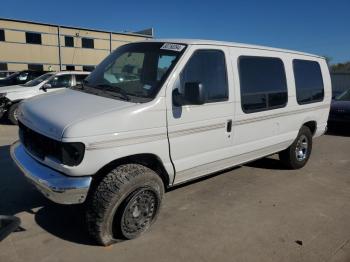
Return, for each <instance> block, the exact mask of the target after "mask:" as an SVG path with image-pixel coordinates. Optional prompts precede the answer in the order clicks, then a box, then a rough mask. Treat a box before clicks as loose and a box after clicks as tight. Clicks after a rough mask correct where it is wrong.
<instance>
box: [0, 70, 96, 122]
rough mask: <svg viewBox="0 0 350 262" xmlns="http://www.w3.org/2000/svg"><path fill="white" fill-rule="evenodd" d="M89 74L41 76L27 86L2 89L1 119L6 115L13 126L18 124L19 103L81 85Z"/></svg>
mask: <svg viewBox="0 0 350 262" xmlns="http://www.w3.org/2000/svg"><path fill="white" fill-rule="evenodd" d="M88 74H89V72H78V71H64V72H51V73H46V74H44V75H41V76H39V77H37V78H35V79H33V80H31V81H29V82H27V83H25V84H22V85H12V86H2V87H0V118H1V117H2V116H3V115H4V114H5V113H6V115H7V118H8V119H9V120H10V122H12V124H17V109H18V105H19V102H21V101H22V100H24V99H28V98H30V97H33V96H37V95H41V94H45V93H49V92H55V91H58V90H60V89H62V88H67V87H71V86H75V85H78V84H80V83H81V82H82V81H83V80H84V79H85V78H86V77H87V76H88Z"/></svg>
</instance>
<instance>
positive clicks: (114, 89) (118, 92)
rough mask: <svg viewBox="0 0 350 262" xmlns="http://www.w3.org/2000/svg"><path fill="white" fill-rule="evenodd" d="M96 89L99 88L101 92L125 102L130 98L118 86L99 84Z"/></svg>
mask: <svg viewBox="0 0 350 262" xmlns="http://www.w3.org/2000/svg"><path fill="white" fill-rule="evenodd" d="M96 87H100V88H102V90H104V91H109V92H108V94H110V95H112V96H116V95H117V96H118V95H120V96H118V97H120V98H122V99H124V100H126V101H129V100H130V97H129V95H128V93H127V92H125V90H124V89H122V88H120V87H118V86H112V85H108V84H99V85H97V86H96Z"/></svg>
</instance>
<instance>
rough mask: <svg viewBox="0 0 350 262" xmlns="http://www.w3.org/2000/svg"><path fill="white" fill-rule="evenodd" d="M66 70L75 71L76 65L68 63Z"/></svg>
mask: <svg viewBox="0 0 350 262" xmlns="http://www.w3.org/2000/svg"><path fill="white" fill-rule="evenodd" d="M66 70H69V71H74V70H75V66H74V65H67V66H66Z"/></svg>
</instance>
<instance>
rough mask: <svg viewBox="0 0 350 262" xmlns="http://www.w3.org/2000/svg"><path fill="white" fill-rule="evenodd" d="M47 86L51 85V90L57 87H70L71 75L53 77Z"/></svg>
mask: <svg viewBox="0 0 350 262" xmlns="http://www.w3.org/2000/svg"><path fill="white" fill-rule="evenodd" d="M48 84H50V85H51V88H59V87H70V86H71V85H72V76H71V75H61V76H55V77H54V78H53V79H51V80H50V81H49V82H48Z"/></svg>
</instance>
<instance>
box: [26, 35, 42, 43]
mask: <svg viewBox="0 0 350 262" xmlns="http://www.w3.org/2000/svg"><path fill="white" fill-rule="evenodd" d="M26 43H27V44H37V45H41V34H39V33H29V32H26Z"/></svg>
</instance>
